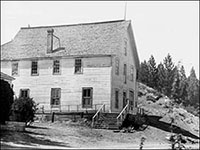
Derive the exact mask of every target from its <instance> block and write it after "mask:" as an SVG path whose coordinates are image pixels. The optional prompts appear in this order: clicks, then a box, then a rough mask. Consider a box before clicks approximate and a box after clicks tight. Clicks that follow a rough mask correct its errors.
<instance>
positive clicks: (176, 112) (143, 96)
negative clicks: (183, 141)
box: [138, 83, 199, 137]
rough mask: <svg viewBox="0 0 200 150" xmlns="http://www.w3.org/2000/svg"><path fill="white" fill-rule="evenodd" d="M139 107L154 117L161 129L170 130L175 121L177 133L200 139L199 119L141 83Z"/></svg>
mask: <svg viewBox="0 0 200 150" xmlns="http://www.w3.org/2000/svg"><path fill="white" fill-rule="evenodd" d="M138 106H139V107H140V108H143V109H144V112H145V114H147V115H148V116H152V119H153V121H154V122H155V121H157V123H158V124H159V125H160V126H159V128H163V129H165V130H167V128H170V125H171V121H172V120H174V122H173V125H174V126H175V129H174V131H175V132H177V133H179V132H180V133H182V134H183V135H184V134H185V135H190V136H191V137H195V136H196V137H199V117H197V116H194V115H193V114H191V113H189V112H187V111H186V110H185V109H183V108H181V106H179V105H177V104H175V103H173V100H171V99H169V98H168V97H167V96H165V95H163V94H161V93H159V92H157V91H156V90H154V89H152V88H150V87H148V86H146V85H144V84H142V83H139V97H138ZM155 126H157V125H156V124H155ZM162 126H163V127H162ZM168 130H170V129H168Z"/></svg>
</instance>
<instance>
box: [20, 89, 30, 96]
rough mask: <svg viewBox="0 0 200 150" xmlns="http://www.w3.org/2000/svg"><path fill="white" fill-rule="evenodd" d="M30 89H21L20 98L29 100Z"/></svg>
mask: <svg viewBox="0 0 200 150" xmlns="http://www.w3.org/2000/svg"><path fill="white" fill-rule="evenodd" d="M29 93H30V92H29V89H20V95H19V96H20V97H23V98H27V97H29Z"/></svg>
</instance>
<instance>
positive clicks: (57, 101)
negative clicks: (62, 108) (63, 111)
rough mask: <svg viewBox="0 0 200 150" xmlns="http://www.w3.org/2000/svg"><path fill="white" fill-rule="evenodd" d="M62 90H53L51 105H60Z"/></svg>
mask: <svg viewBox="0 0 200 150" xmlns="http://www.w3.org/2000/svg"><path fill="white" fill-rule="evenodd" d="M60 97H61V89H60V88H51V105H54V106H57V105H60Z"/></svg>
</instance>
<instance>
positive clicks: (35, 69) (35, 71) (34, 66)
mask: <svg viewBox="0 0 200 150" xmlns="http://www.w3.org/2000/svg"><path fill="white" fill-rule="evenodd" d="M31 75H38V62H37V61H32V63H31Z"/></svg>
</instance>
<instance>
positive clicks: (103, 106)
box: [92, 104, 105, 127]
mask: <svg viewBox="0 0 200 150" xmlns="http://www.w3.org/2000/svg"><path fill="white" fill-rule="evenodd" d="M103 108H104V109H105V104H103V105H102V106H101V107H100V108H99V109H98V111H97V112H96V114H95V115H94V116H93V117H92V127H94V119H95V118H96V116H97V115H98V114H99V113H100V112H101V110H102V109H103Z"/></svg>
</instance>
